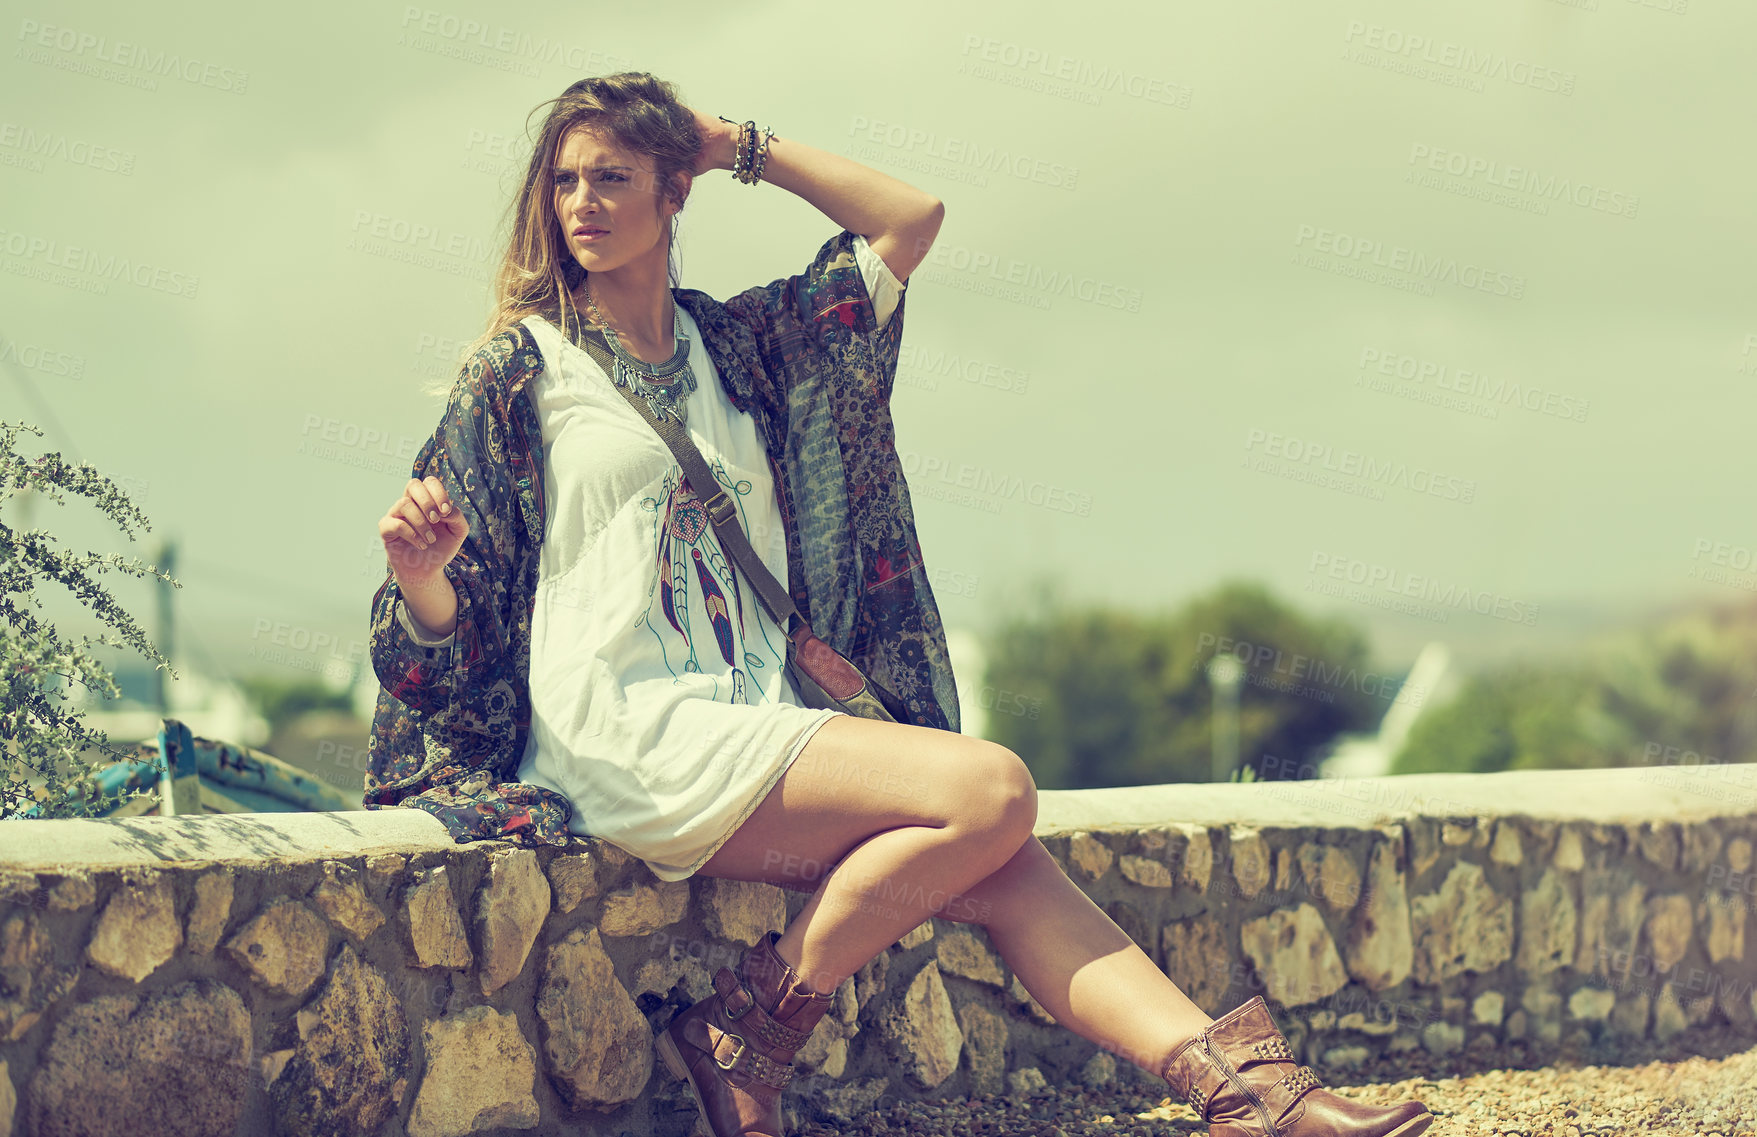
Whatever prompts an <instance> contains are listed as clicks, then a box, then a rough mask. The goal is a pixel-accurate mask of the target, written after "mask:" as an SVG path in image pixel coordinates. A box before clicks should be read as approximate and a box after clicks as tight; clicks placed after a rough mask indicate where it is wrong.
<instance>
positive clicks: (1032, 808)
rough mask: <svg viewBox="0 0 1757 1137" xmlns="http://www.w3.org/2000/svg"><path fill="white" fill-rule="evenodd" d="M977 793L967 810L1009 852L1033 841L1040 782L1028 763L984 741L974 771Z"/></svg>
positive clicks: (1007, 750) (1009, 751) (1006, 750)
mask: <svg viewBox="0 0 1757 1137" xmlns="http://www.w3.org/2000/svg"><path fill="white" fill-rule="evenodd" d="M974 772H975V774H976V779H975V785H976V787H977V790H976V793H975V794H974V796H973V800H972V802H971V804H970V805H969V807H968V809H969V812H970V813H971V815H972V816H973V819H974V820H975V821H976V823H977V824H979V825H982V826H983V827H984V828H985V829H986V830H987V831H988V833H989V835H990V836H991V837H993V838H996V839H1001V840H1004V841H1006V842H1007V843H1008V848H1009V851H1010V850H1012V849H1016V848H1018V846H1019V845H1022V844H1023V843H1024V842H1026V841H1028V840H1030V838H1031V832H1032V829H1033V828H1034V827H1035V826H1036V824H1037V783H1036V781H1035V780H1033V779H1032V777H1031V770H1030V768H1029V767H1027V766H1026V765H1025V760H1024V759H1022V758H1020V757H1019V756H1018V755H1017V754H1015V753H1013V752H1012V751H1011V750H1009V749H1007V748H1006V747H1004V746H1002V745H1000V744H999V743H996V742H984V743H983V746H982V752H981V756H980V758H979V760H978V761H977V763H976V768H975V771H974Z"/></svg>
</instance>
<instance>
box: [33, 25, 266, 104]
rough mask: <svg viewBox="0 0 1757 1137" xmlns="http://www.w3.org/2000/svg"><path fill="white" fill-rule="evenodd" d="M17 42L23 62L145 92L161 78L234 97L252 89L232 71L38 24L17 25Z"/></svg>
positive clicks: (245, 78)
mask: <svg viewBox="0 0 1757 1137" xmlns="http://www.w3.org/2000/svg"><path fill="white" fill-rule="evenodd" d="M18 39H19V42H20V44H22V46H21V47H20V49H19V55H18V57H19V58H21V59H24V60H26V61H27V62H30V63H39V64H42V65H44V66H48V67H55V68H58V69H60V70H64V71H74V72H83V73H88V74H92V75H95V76H96V77H98V78H100V79H112V80H115V81H118V82H124V83H127V84H128V85H129V86H134V87H140V88H142V89H145V90H149V91H156V90H158V80H159V79H181V80H182V81H183V82H185V83H190V84H193V85H195V86H198V87H211V88H213V89H214V90H216V91H225V92H228V93H230V94H234V95H241V94H243V93H244V89H245V88H246V87H247V86H249V84H250V76H249V74H248V73H246V72H243V71H239V70H237V69H236V68H232V67H221V66H220V65H219V64H217V63H205V62H203V61H202V60H199V59H189V58H186V57H184V56H182V55H179V54H177V53H176V52H174V51H164V50H153V49H152V48H147V47H142V46H141V45H139V44H135V43H128V42H127V41H125V40H111V39H110V37H109V36H100V35H93V34H92V33H90V32H82V31H76V30H74V29H73V28H64V27H57V26H56V25H54V24H44V23H39V22H38V21H36V20H20V21H19V24H18ZM51 52H56V53H59V54H58V55H52V54H50V53H51Z"/></svg>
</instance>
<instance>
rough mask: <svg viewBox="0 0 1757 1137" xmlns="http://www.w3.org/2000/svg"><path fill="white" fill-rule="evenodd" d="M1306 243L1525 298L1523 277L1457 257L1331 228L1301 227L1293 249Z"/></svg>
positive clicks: (1375, 263)
mask: <svg viewBox="0 0 1757 1137" xmlns="http://www.w3.org/2000/svg"><path fill="white" fill-rule="evenodd" d="M1308 241H1309V242H1311V246H1310V247H1311V248H1313V249H1316V250H1317V251H1318V252H1320V253H1324V254H1326V255H1328V256H1332V257H1338V258H1340V259H1342V260H1345V261H1365V262H1366V263H1368V264H1371V265H1373V266H1374V267H1376V268H1381V269H1390V270H1392V271H1393V272H1402V273H1408V274H1409V275H1411V276H1414V277H1417V278H1419V279H1422V280H1427V281H1430V282H1432V281H1438V282H1439V283H1441V284H1455V285H1458V286H1459V287H1460V288H1470V289H1474V290H1476V291H1478V292H1488V293H1491V294H1493V295H1495V296H1507V297H1511V298H1512V299H1514V300H1522V299H1524V297H1525V278H1524V277H1523V276H1514V275H1512V274H1511V273H1505V272H1499V271H1496V270H1494V269H1490V268H1485V267H1484V266H1482V265H1478V264H1472V263H1471V262H1469V261H1460V260H1459V259H1458V258H1457V257H1443V256H1430V255H1428V254H1427V253H1424V252H1422V251H1421V250H1419V249H1411V248H1408V247H1406V246H1404V245H1391V246H1389V247H1387V246H1385V245H1382V244H1380V243H1379V242H1378V241H1375V240H1372V239H1371V238H1368V237H1355V236H1353V235H1351V234H1348V233H1339V232H1337V231H1336V230H1334V229H1320V228H1318V227H1317V226H1315V225H1301V226H1300V227H1299V230H1298V231H1297V232H1296V233H1295V235H1294V239H1293V244H1294V247H1295V248H1306V247H1307V245H1306V243H1307V242H1308Z"/></svg>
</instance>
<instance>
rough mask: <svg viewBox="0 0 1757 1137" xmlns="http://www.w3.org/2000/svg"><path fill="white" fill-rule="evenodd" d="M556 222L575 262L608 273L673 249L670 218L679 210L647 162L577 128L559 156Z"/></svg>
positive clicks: (662, 257)
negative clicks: (667, 220)
mask: <svg viewBox="0 0 1757 1137" xmlns="http://www.w3.org/2000/svg"><path fill="white" fill-rule="evenodd" d="M553 175H554V178H555V219H556V221H557V222H559V223H560V225H561V235H562V238H563V239H564V240H565V241H566V242H567V247H568V251H569V252H571V253H572V254H573V257H574V260H576V261H578V262H579V263H580V266H581V267H582V268H584V269H586V270H587V271H588V272H607V271H609V270H611V269H614V268H618V267H620V266H622V265H625V264H628V263H629V262H631V261H638V260H640V259H641V258H642V257H647V256H656V257H658V258H659V260H660V262H661V263H663V262H664V260H665V258H666V255H667V252H668V250H667V249H666V242H665V218H667V217H670V216H671V215H672V214H673V213H675V212H677V207H676V206H675V205H674V204H673V203H672V202H670V201H668V200H666V199H665V197H664V195H662V194H661V193H659V183H658V179H657V178H656V177H655V175H654V173H653V168H652V166H651V165H650V164H649V163H648V161H647V159H645V158H643V157H640V156H637V155H633V154H630V153H628V152H627V151H626V150H623V149H622V148H620V147H619V146H617V145H616V144H615V143H614V142H612V141H610V140H609V139H607V138H603V137H600V136H599V135H598V134H597V133H596V132H595V131H593V130H592V129H591V128H589V127H575V128H574V129H573V130H571V131H569V132H568V133H567V134H566V136H564V137H563V138H562V140H561V148H560V150H559V151H558V152H557V154H556V159H555V169H554V171H553Z"/></svg>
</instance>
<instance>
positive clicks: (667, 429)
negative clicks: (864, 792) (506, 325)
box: [576, 327, 902, 722]
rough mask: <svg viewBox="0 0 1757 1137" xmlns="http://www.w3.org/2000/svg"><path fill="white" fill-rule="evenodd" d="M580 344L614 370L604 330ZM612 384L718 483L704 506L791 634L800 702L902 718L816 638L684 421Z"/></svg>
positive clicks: (692, 474)
mask: <svg viewBox="0 0 1757 1137" xmlns="http://www.w3.org/2000/svg"><path fill="white" fill-rule="evenodd" d="M576 342H577V343H578V344H579V345H580V347H582V348H584V349H585V351H586V353H587V354H588V355H590V356H591V357H592V358H593V359H594V360H595V361H596V362H597V364H598V366H599V367H602V368H603V369H604V374H605V375H614V374H615V371H614V368H615V360H614V359H613V357H612V356H611V352H610V348H609V345H607V344H606V343H604V338H603V335H602V333H600V332H598V331H597V329H595V328H586V327H581V328H580V329H579V336H578V339H577V341H576ZM611 386H613V387H616V389H617V390H618V391H620V392H622V395H623V397H624V398H626V399H627V400H628V402H629V405H630V406H632V407H633V408H634V409H635V411H636V412H637V413H639V414H640V416H641V417H642V418H643V419H646V420H647V425H649V426H651V427H652V428H653V429H654V430H655V431H656V432H658V435H659V437H660V438H661V439H663V440H664V442H665V445H666V446H669V447H670V448H671V453H672V454H673V455H675V456H676V458H677V464H678V465H679V466H680V467H682V469H683V476H684V477H685V478H687V479H689V484H690V487H691V488H692V489H695V488H696V487H699V486H713V487H714V490H715V492H714V494H713V496H711V497H703V498H702V504H703V505H705V506H706V507H707V509H708V517H709V519H710V520H712V521H713V523H714V531H715V532H716V533H718V534H719V535H720V547H721V548H723V549H725V550H726V552H727V553H729V554H731V556H732V560H733V561H734V563H736V564H737V565H738V567H739V568H741V569H743V570H744V575H745V577H746V578H748V579H749V580H750V582H751V585H752V586H753V587H754V588H755V589H756V594H757V598H758V599H760V600H761V601H762V603H763V607H764V608H767V609H768V610H769V616H770V617H771V618H773V619H774V621H775V623H776V624H777V625H779V626H780V627H781V628H782V629H783V630H784V631H785V632H786V635H787V672H788V674H789V675H791V676H792V677H793V685H794V687H795V688H797V689H798V691H799V698H800V701H801V702H803V703H804V704H805V705H806V706H808V707H818V708H822V709H825V710H828V709H834V710H838V711H846V712H847V713H848V714H851V715H854V716H856V717H858V718H866V719H879V720H881V721H884V722H899V721H901V720H900V719H899V718H898V717H897V714H896V713H895V712H894V711H893V710H892V708H897V710H899V711H900V710H901V709H902V708H901V705H900V701H899V700H898V699H897V697H896V696H895V695H893V694H892V693H891V692H889V691H886V690H884V688H882V687H880V686H879V685H878V684H877V683H874V682H873V681H872V680H871V679H869V678H868V677H867V676H866V675H865V674H863V673H862V672H861V670H860V668H858V667H856V666H854V664H853V663H852V662H851V661H850V660H849V659H848V657H846V656H844V655H843V654H842V653H841V652H839V651H837V650H836V649H835V648H833V647H831V646H830V645H829V644H827V643H825V642H824V641H823V640H821V639H819V638H818V637H817V635H816V634H815V633H814V632H813V631H812V630H811V625H810V624H809V623H807V622H806V619H805V616H804V615H803V614H802V613H801V612H800V611H799V608H798V606H797V605H795V604H794V603H793V598H792V597H791V596H789V595H788V593H787V590H786V589H785V588H783V587H782V586H781V582H780V581H778V580H776V579H775V574H774V573H772V572H770V571H769V569H768V566H767V565H765V564H763V562H762V558H760V557H758V556H757V554H756V550H755V549H753V548H751V547H750V540H749V538H747V537H746V536H745V535H744V529H743V528H742V527H741V526H740V525H739V524H738V510H737V508H736V507H735V506H734V505H733V503H732V499H731V498H730V497H728V496H727V495H726V491H725V489H724V488H722V487H721V486H720V484H719V482H718V481H716V480H715V478H714V475H713V473H712V471H710V470H709V469H708V463H707V461H706V460H705V459H703V458H702V452H701V451H700V450H699V449H697V448H696V444H695V443H694V442H692V441H691V440H690V437H689V434H688V432H687V431H686V430H685V429H684V426H683V424H682V423H680V422H678V421H677V420H676V419H674V418H670V417H666V418H665V419H663V420H661V419H656V418H654V417H653V411H652V408H651V407H649V406H647V401H646V399H644V398H642V397H641V396H639V395H637V394H635V393H634V392H633V391H631V390H629V389H628V388H626V387H622V386H618V385H617V384H616V383H614V382H612V383H611ZM696 492H697V494H698V496H699V495H700V493H701V491H700V490H699V489H697V490H696ZM794 621H797V624H795V623H794Z"/></svg>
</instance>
